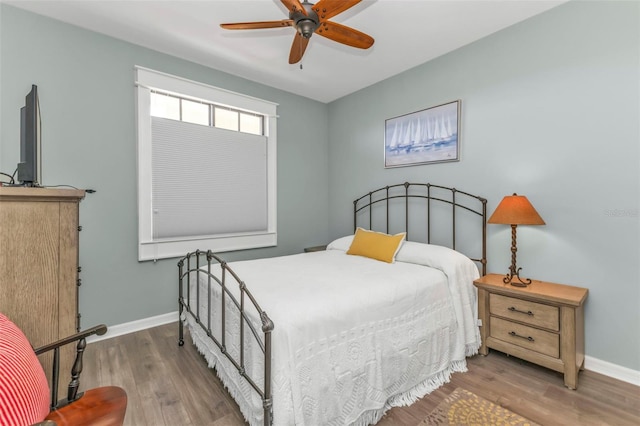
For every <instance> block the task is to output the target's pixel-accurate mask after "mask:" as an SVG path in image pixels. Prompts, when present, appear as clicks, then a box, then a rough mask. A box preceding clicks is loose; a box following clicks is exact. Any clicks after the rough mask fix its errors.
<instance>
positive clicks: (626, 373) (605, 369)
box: [584, 356, 640, 386]
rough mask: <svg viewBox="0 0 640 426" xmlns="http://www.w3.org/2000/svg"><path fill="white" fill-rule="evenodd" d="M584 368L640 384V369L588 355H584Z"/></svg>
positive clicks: (633, 383)
mask: <svg viewBox="0 0 640 426" xmlns="http://www.w3.org/2000/svg"><path fill="white" fill-rule="evenodd" d="M584 369H585V370H589V371H594V372H596V373H600V374H604V375H605V376H609V377H613V378H614V379H618V380H622V381H623V382H627V383H631V384H632V385H636V386H640V371H636V370H632V369H630V368H627V367H622V366H620V365H617V364H612V363H610V362H607V361H603V360H601V359H597V358H593V357H590V356H585V357H584Z"/></svg>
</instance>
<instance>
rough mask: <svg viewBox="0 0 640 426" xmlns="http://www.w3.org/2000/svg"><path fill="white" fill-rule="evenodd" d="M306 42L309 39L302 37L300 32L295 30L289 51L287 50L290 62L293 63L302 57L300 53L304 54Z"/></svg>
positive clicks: (307, 42)
mask: <svg viewBox="0 0 640 426" xmlns="http://www.w3.org/2000/svg"><path fill="white" fill-rule="evenodd" d="M307 44H309V39H308V38H304V37H302V36H301V35H300V33H298V32H296V35H295V37H294V38H293V44H292V45H291V52H289V63H290V64H295V63H296V62H299V61H300V59H302V55H304V51H305V50H306V49H307Z"/></svg>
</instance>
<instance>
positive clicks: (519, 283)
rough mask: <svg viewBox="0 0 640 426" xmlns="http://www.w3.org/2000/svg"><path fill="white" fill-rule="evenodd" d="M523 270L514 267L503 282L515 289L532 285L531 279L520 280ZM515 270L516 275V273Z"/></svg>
mask: <svg viewBox="0 0 640 426" xmlns="http://www.w3.org/2000/svg"><path fill="white" fill-rule="evenodd" d="M521 269H522V268H518V269H515V267H512V268H511V269H510V270H509V273H508V274H507V275H505V276H504V278H503V279H502V282H503V283H505V284H511V285H512V286H514V287H526V286H528V285H529V284H531V280H530V279H529V278H525V279H524V280H523V279H522V278H520V270H521ZM514 270H515V273H514ZM516 278H517V281H514V280H515V279H516Z"/></svg>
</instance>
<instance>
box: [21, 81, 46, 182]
mask: <svg viewBox="0 0 640 426" xmlns="http://www.w3.org/2000/svg"><path fill="white" fill-rule="evenodd" d="M41 148H42V140H41V137H40V103H39V100H38V86H36V85H35V84H34V85H32V86H31V91H30V92H29V93H28V94H27V96H26V97H25V105H24V106H23V107H22V108H20V163H18V182H19V183H20V185H23V186H40V183H41V181H40V180H41V179H42V158H41Z"/></svg>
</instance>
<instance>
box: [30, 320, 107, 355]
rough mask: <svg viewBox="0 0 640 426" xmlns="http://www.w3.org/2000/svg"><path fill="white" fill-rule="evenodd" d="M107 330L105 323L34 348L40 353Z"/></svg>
mask: <svg viewBox="0 0 640 426" xmlns="http://www.w3.org/2000/svg"><path fill="white" fill-rule="evenodd" d="M106 332H107V326H106V325H104V324H100V325H96V326H95V327H91V328H89V329H87V330H84V331H81V332H79V333H76V334H73V335H71V336H68V337H65V338H62V339H60V340H58V341H56V342H53V343H49V344H48V345H44V346H41V347H39V348H36V349H34V352H35V353H36V355H40V354H43V353H45V352H48V351H51V350H53V349H56V348H59V347H61V346H64V345H68V344H69V343H73V342H77V341H78V340H80V339H86V338H87V337H89V336H93V335H94V334H97V335H98V336H102V335H103V334H105V333H106Z"/></svg>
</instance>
